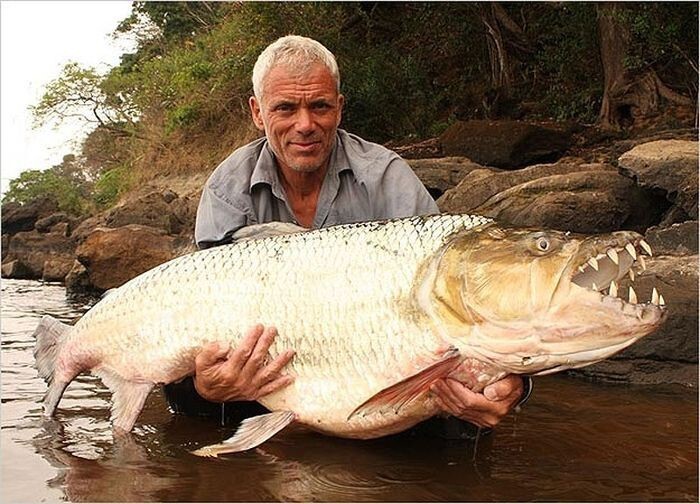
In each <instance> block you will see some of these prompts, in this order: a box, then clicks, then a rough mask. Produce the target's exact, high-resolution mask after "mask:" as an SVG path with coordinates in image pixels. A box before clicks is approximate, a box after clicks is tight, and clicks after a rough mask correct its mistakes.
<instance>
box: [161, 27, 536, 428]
mask: <svg viewBox="0 0 700 504" xmlns="http://www.w3.org/2000/svg"><path fill="white" fill-rule="evenodd" d="M253 89H254V96H252V97H251V98H250V101H249V104H250V110H251V114H252V118H253V122H254V123H255V125H256V126H257V127H258V128H259V129H260V130H261V131H264V133H265V137H263V138H261V139H259V140H256V141H254V142H252V143H250V144H248V145H246V146H244V147H241V148H240V149H238V150H236V151H235V152H234V153H233V154H231V156H229V157H228V158H227V159H226V160H225V161H224V162H223V163H221V165H219V167H218V168H217V169H216V170H215V171H214V173H213V174H212V175H211V177H210V178H209V180H208V181H207V184H206V186H205V188H204V191H203V193H202V198H201V201H200V203H199V208H198V211H197V222H196V227H195V239H196V241H197V245H198V246H199V247H200V248H206V247H210V246H215V245H219V244H223V243H229V242H231V241H232V240H233V239H235V236H234V233H236V232H237V231H238V230H239V229H241V228H244V227H245V226H250V225H256V224H263V223H269V222H276V221H281V222H290V223H294V224H298V225H301V226H303V227H305V228H320V227H325V226H330V225H334V224H342V223H350V222H358V221H366V220H378V219H388V218H394V217H407V216H411V215H423V214H434V213H438V208H437V205H436V204H435V202H434V201H433V199H432V198H431V197H430V195H429V194H428V192H427V191H426V189H425V188H424V187H423V185H422V184H421V182H420V181H419V180H418V178H417V177H416V176H415V174H414V173H413V171H412V170H411V168H410V167H409V166H408V165H407V164H406V162H405V161H403V160H402V159H401V158H400V157H399V156H398V155H397V154H395V153H394V152H392V151H390V150H388V149H385V148H384V147H381V146H379V145H377V144H373V143H370V142H366V141H364V140H362V139H361V138H359V137H357V136H354V135H351V134H348V133H347V132H345V131H343V130H341V129H338V126H339V124H340V120H341V115H342V108H343V103H344V97H343V95H342V94H340V76H339V72H338V67H337V64H336V61H335V57H334V56H333V54H331V53H330V51H328V50H327V49H326V48H325V47H323V46H322V45H321V44H320V43H318V42H316V41H314V40H311V39H308V38H304V37H298V36H287V37H283V38H281V39H279V40H277V41H276V42H274V43H273V44H271V45H270V46H269V47H267V48H266V49H265V50H264V51H263V52H262V53H261V55H260V57H259V58H258V60H257V62H256V64H255V67H254V69H253ZM275 335H276V331H275V329H274V328H273V327H267V328H264V327H263V326H261V325H258V326H256V327H254V328H252V329H251V330H250V331H249V332H248V334H247V335H246V336H245V337H244V339H243V340H242V342H241V343H240V344H239V345H238V347H237V348H234V349H229V348H228V347H227V346H225V345H221V346H220V345H218V344H210V345H208V346H207V347H205V348H204V349H203V350H202V352H201V353H200V354H199V356H198V357H197V360H196V371H195V376H194V388H195V389H196V391H197V392H198V394H199V395H200V396H201V397H202V398H204V399H206V400H207V401H209V402H210V403H225V402H230V401H254V400H256V399H258V398H260V397H262V396H264V395H266V394H268V393H270V392H272V391H273V390H276V389H278V388H281V387H284V386H286V385H288V384H289V383H291V381H292V378H291V377H289V376H287V375H285V374H284V373H283V368H284V366H285V365H286V364H287V363H288V362H289V361H290V360H291V359H292V358H293V352H292V351H291V350H289V351H287V352H284V353H282V354H281V355H279V356H278V357H277V358H276V359H274V360H273V361H272V362H270V363H267V364H265V362H266V361H265V357H266V355H267V351H268V349H269V347H270V345H271V344H272V341H273V339H274V337H275ZM526 388H527V389H529V386H528V387H525V385H524V383H523V381H522V380H521V378H520V377H517V376H509V377H506V378H504V379H502V380H501V381H499V382H497V383H494V384H492V385H490V386H489V387H487V388H486V389H485V391H484V394H477V393H473V392H471V391H470V390H469V389H467V388H466V387H464V386H463V385H462V384H461V383H459V382H457V381H455V380H452V379H449V378H448V379H445V380H441V381H439V382H438V383H436V384H435V385H434V386H433V392H434V393H435V395H436V397H437V398H438V401H439V403H440V404H441V406H442V408H443V410H444V411H445V413H448V414H451V415H454V416H455V417H458V418H459V419H461V420H465V421H468V422H471V423H473V424H476V425H477V426H481V427H492V426H494V425H496V424H497V423H498V422H499V421H500V420H501V419H502V418H503V417H504V416H505V415H506V414H507V413H508V412H509V411H510V410H511V409H512V408H513V407H514V406H515V405H516V403H518V401H521V402H522V401H523V400H524V398H525V397H524V396H525V395H527V394H526V391H525V389H526ZM166 393H167V395H168V397H169V400H170V402H171V405H172V407H173V409H175V410H176V411H178V410H180V411H182V410H185V409H188V408H189V407H188V406H186V405H183V404H184V403H183V401H182V400H180V399H178V397H177V396H178V395H180V396H182V394H178V392H177V391H176V388H174V387H170V388H168V389H166ZM203 404H205V403H204V402H203V401H201V400H199V403H198V405H196V406H195V407H194V409H197V408H202V407H203V406H202V405H203ZM249 406H250V405H249ZM252 408H253V411H250V413H251V414H252V413H257V412H258V411H257V410H256V407H255V406H252ZM190 409H192V408H190ZM229 409H230V408H229ZM244 409H245V408H244ZM234 410H236V411H241V407H235V408H234ZM245 414H247V412H244V415H245Z"/></svg>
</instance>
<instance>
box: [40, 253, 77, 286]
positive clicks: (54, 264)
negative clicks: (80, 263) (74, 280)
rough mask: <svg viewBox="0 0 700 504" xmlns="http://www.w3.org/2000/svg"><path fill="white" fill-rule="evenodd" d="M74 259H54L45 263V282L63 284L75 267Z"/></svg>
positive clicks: (43, 275)
mask: <svg viewBox="0 0 700 504" xmlns="http://www.w3.org/2000/svg"><path fill="white" fill-rule="evenodd" d="M73 263H74V259H73V258H72V257H52V258H50V259H47V260H46V261H44V268H43V272H42V275H41V279H42V280H44V281H45V282H63V281H64V280H65V278H66V275H68V273H69V272H70V270H71V268H72V267H73Z"/></svg>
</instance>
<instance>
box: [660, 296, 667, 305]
mask: <svg viewBox="0 0 700 504" xmlns="http://www.w3.org/2000/svg"><path fill="white" fill-rule="evenodd" d="M665 304H666V300H665V299H664V297H663V296H662V295H661V294H659V306H664V305H665Z"/></svg>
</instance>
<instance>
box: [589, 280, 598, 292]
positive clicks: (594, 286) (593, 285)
mask: <svg viewBox="0 0 700 504" xmlns="http://www.w3.org/2000/svg"><path fill="white" fill-rule="evenodd" d="M591 289H593V290H594V291H597V290H599V289H598V286H597V285H596V284H595V282H593V284H592V285H591Z"/></svg>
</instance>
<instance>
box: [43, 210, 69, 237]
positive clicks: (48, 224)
mask: <svg viewBox="0 0 700 504" xmlns="http://www.w3.org/2000/svg"><path fill="white" fill-rule="evenodd" d="M61 223H65V224H67V225H68V228H67V229H68V234H70V224H72V223H73V219H71V218H70V217H68V215H67V214H66V213H65V212H56V213H54V214H51V215H49V216H47V217H42V218H41V219H38V220H37V221H36V223H35V224H34V228H35V229H36V230H37V231H39V232H40V233H48V232H49V231H51V228H53V227H54V226H55V225H57V224H61Z"/></svg>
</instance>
